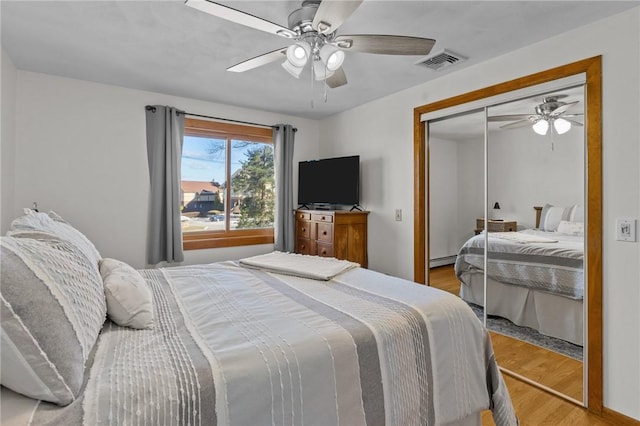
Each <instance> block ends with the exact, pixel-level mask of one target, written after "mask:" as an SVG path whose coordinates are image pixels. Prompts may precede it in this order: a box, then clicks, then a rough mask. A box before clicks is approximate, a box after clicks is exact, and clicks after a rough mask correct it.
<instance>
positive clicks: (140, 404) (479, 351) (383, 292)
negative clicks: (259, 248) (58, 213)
mask: <svg viewBox="0 0 640 426" xmlns="http://www.w3.org/2000/svg"><path fill="white" fill-rule="evenodd" d="M141 273H142V274H143V276H144V277H145V279H146V281H147V283H148V285H149V287H150V288H151V290H152V292H153V297H154V309H155V311H154V316H155V318H156V324H155V326H154V328H153V329H152V330H133V329H129V328H125V327H120V326H117V325H115V324H113V323H111V322H107V323H106V324H105V326H104V329H103V331H102V333H101V335H100V338H99V340H98V344H97V349H96V351H95V354H94V358H93V360H92V365H91V367H90V370H89V373H88V381H87V383H86V387H85V389H84V391H83V392H82V394H81V397H80V398H79V399H77V400H76V401H75V402H73V403H72V404H70V405H68V406H66V407H58V406H55V405H53V404H49V403H39V404H31V405H29V404H27V405H28V406H27V407H26V408H24V410H26V413H27V414H26V415H27V418H28V417H31V418H32V421H33V424H36V425H37V424H44V423H47V422H54V423H57V424H87V425H100V424H118V425H120V424H150V425H155V424H176V425H178V424H179V425H183V424H198V425H203V424H211V425H216V424H219V425H224V424H236V425H266V424H296V425H297V424H306V425H313V424H317V425H334V424H345V425H358V424H369V425H374V424H388V425H411V424H416V425H441V424H449V423H451V424H468V423H465V422H468V421H470V420H473V421H474V423H475V424H479V423H478V421H479V413H480V412H481V411H482V410H484V409H489V408H491V409H492V411H493V415H494V419H495V421H496V423H497V424H498V425H515V424H516V419H515V414H514V412H513V407H512V406H511V402H510V399H509V394H508V391H507V389H506V387H505V385H504V382H503V380H502V376H501V375H500V372H499V370H498V369H497V366H496V364H495V360H494V358H493V351H492V348H491V342H490V339H489V337H488V333H487V332H486V330H485V329H484V328H483V327H482V325H481V324H480V322H479V321H478V320H477V318H476V316H475V315H474V313H473V312H472V311H471V310H470V309H469V307H468V306H467V305H466V304H465V303H464V302H462V301H461V300H460V299H459V298H457V297H455V296H453V295H450V294H448V293H445V292H442V291H439V290H436V289H433V288H430V287H425V286H421V285H417V284H415V283H411V282H408V281H405V280H402V279H399V278H394V277H390V276H387V275H384V274H380V273H376V272H373V271H370V270H366V269H361V268H356V269H350V270H348V271H346V272H342V273H341V274H340V275H339V276H337V277H336V278H334V279H332V280H330V281H319V280H311V279H307V278H301V277H298V276H293V275H282V274H275V273H267V272H264V271H260V270H255V269H248V268H245V267H242V266H240V265H238V264H237V263H235V262H221V263H216V264H211V265H198V266H188V267H178V268H167V269H160V270H144V271H141ZM4 393H5V390H4V389H3V395H4ZM31 401H33V400H31ZM17 406H18V404H17V403H16V404H15V405H13V406H12V408H15V407H17ZM34 409H35V411H34ZM24 410H23V411H22V412H23V414H24V413H25V411H24ZM7 415H11V413H10V412H9V413H8V414H7ZM2 416H3V418H2V420H3V423H2V424H3V425H4V424H5V422H6V421H8V420H7V418H6V416H5V410H3V413H2ZM14 418H16V419H17V418H18V417H14ZM23 419H24V418H23Z"/></svg>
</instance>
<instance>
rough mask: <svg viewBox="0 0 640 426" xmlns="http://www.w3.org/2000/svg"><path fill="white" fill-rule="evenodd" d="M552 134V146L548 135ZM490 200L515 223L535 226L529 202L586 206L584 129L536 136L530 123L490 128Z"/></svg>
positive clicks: (503, 215)
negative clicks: (501, 128) (491, 129)
mask: <svg viewBox="0 0 640 426" xmlns="http://www.w3.org/2000/svg"><path fill="white" fill-rule="evenodd" d="M552 138H553V140H554V142H553V147H552V142H551V140H552ZM489 171H490V172H489V192H488V197H489V205H490V206H491V205H492V204H493V203H494V202H496V201H498V202H499V203H500V212H499V215H500V217H501V218H502V219H504V220H516V221H517V222H518V228H533V227H535V211H534V209H533V206H544V205H545V204H546V203H549V204H552V205H555V206H561V207H568V206H572V205H574V204H577V205H580V206H584V201H583V200H584V130H583V128H576V127H575V126H574V128H573V129H571V131H569V132H567V133H565V134H563V135H556V134H554V135H547V136H540V135H537V134H535V133H534V132H533V131H531V128H519V129H513V130H508V131H504V130H503V131H493V132H491V133H490V134H489Z"/></svg>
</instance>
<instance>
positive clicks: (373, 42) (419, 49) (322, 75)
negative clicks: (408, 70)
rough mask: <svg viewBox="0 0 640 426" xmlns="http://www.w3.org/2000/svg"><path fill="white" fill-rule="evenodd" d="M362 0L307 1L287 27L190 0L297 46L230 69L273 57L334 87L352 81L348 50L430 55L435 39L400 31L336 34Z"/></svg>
mask: <svg viewBox="0 0 640 426" xmlns="http://www.w3.org/2000/svg"><path fill="white" fill-rule="evenodd" d="M362 1H363V0H347V1H342V0H322V1H321V0H304V1H303V2H302V6H301V7H300V8H299V9H297V10H294V11H293V12H292V13H291V14H290V15H289V19H288V28H287V27H284V26H281V25H278V24H275V23H273V22H270V21H267V20H265V19H262V18H259V17H257V16H254V15H250V14H248V13H245V12H242V11H239V10H236V9H233V8H231V7H228V6H224V5H222V4H220V3H216V2H212V1H209V0H186V1H185V4H186V5H187V6H191V7H193V8H194V9H198V10H201V11H203V12H206V13H209V14H211V15H214V16H217V17H219V18H222V19H226V20H228V21H231V22H235V23H237V24H241V25H245V26H247V27H250V28H255V29H257V30H261V31H265V32H268V33H271V34H275V35H278V36H281V37H284V38H288V39H290V40H291V41H292V44H291V45H289V46H287V47H283V48H280V49H277V50H274V51H272V52H268V53H264V54H262V55H259V56H256V57H254V58H251V59H248V60H246V61H243V62H240V63H239V64H236V65H233V66H231V67H229V68H227V71H233V72H244V71H248V70H251V69H254V68H257V67H260V66H262V65H266V64H269V63H271V62H274V61H278V60H281V59H285V61H284V62H283V63H282V66H283V68H284V69H285V70H287V71H288V72H289V73H290V74H291V75H293V76H294V77H296V78H299V77H300V74H301V73H302V70H303V69H304V68H305V66H306V65H307V64H309V63H310V64H311V70H312V73H313V76H314V78H315V79H316V80H324V81H326V84H327V85H328V86H329V87H332V88H335V87H339V86H342V85H345V84H347V77H346V75H345V73H344V70H343V69H342V62H343V61H344V53H345V52H350V51H354V52H366V53H376V54H385V55H428V54H429V52H430V51H431V48H432V47H433V45H434V43H435V40H433V39H429V38H421V37H408V36H397V35H380V34H359V35H337V34H336V31H337V30H338V28H339V27H340V25H342V24H343V23H344V21H345V20H346V19H347V18H348V17H349V16H351V14H352V13H353V12H354V11H355V10H356V9H357V8H358V7H359V6H360V4H361V3H362Z"/></svg>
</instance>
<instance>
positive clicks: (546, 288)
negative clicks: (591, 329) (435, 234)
mask: <svg viewBox="0 0 640 426" xmlns="http://www.w3.org/2000/svg"><path fill="white" fill-rule="evenodd" d="M506 234H512V235H506ZM488 239H489V250H488V258H487V298H486V299H487V306H486V310H487V313H488V314H489V315H497V316H500V317H503V318H507V319H509V320H510V321H512V322H513V323H515V324H517V325H520V326H526V327H531V328H534V329H535V330H538V331H539V332H540V333H542V334H545V335H548V336H551V337H556V338H559V339H562V340H566V341H568V342H571V343H574V344H577V345H582V344H583V341H584V328H583V323H584V321H583V303H582V301H583V298H584V270H583V263H584V237H582V236H573V235H564V234H561V233H558V232H544V231H538V230H525V231H520V232H508V233H493V232H490V233H489V234H488ZM455 271H456V276H457V277H458V279H459V280H460V282H461V283H462V285H461V286H460V297H461V298H462V299H463V300H465V301H467V302H470V303H474V304H476V305H480V306H484V300H485V297H484V291H485V286H484V234H481V235H476V236H475V237H472V238H471V239H469V240H468V241H467V242H466V243H465V244H464V246H463V247H462V248H461V249H460V251H459V253H458V257H457V259H456V264H455Z"/></svg>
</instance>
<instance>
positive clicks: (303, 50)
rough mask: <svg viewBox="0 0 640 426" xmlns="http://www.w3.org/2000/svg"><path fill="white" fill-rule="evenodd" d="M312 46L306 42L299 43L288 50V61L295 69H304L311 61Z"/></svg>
mask: <svg viewBox="0 0 640 426" xmlns="http://www.w3.org/2000/svg"><path fill="white" fill-rule="evenodd" d="M310 53H311V46H310V45H309V43H307V42H306V41H299V42H298V43H295V44H292V45H291V46H289V47H288V48H287V60H288V61H289V62H290V63H291V65H293V66H295V67H304V66H305V65H306V63H307V61H308V60H309V54H310Z"/></svg>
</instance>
